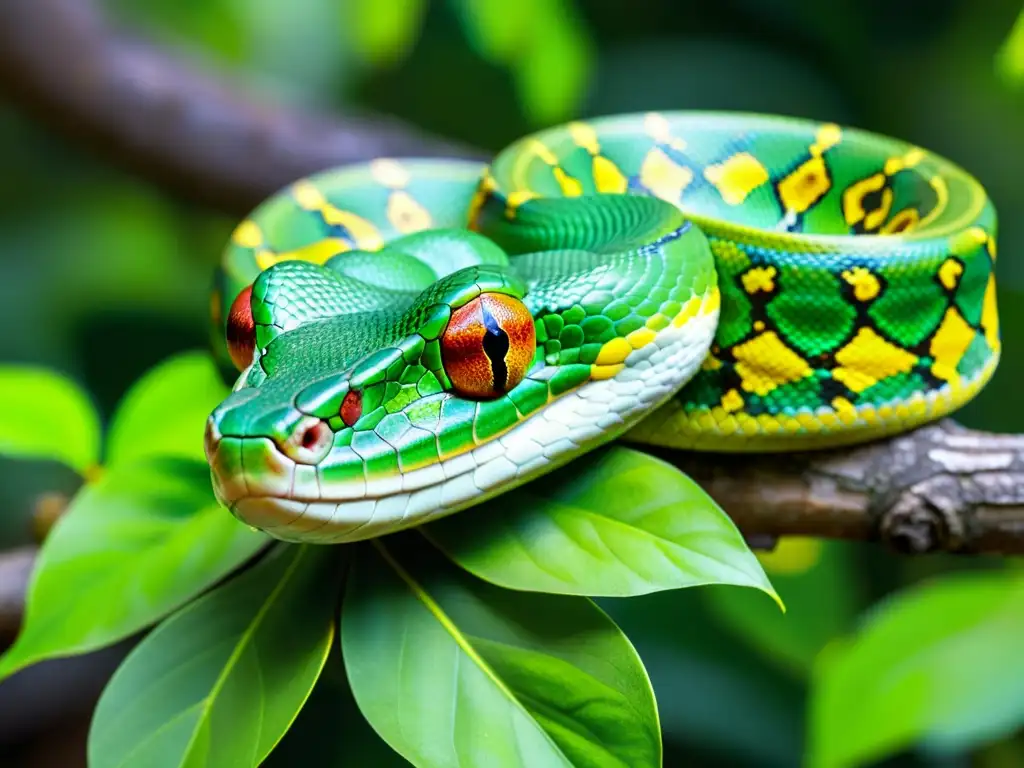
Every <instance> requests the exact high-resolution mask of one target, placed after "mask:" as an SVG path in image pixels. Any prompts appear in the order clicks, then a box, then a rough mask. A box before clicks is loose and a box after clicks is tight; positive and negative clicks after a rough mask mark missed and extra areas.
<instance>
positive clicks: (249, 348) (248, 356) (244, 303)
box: [227, 285, 256, 371]
mask: <svg viewBox="0 0 1024 768" xmlns="http://www.w3.org/2000/svg"><path fill="white" fill-rule="evenodd" d="M251 300H252V286H251V285H250V286H249V287H248V288H246V289H245V290H244V291H242V292H241V293H240V294H238V296H236V297H235V300H234V301H233V302H231V310H230V311H229V312H228V327H227V342H228V352H229V353H230V354H231V362H233V363H234V364H235V367H236V368H238V370H240V371H244V370H245V369H246V368H248V367H249V363H251V362H252V355H253V347H254V346H255V345H256V323H255V322H254V321H253V318H252V304H251V303H250V302H251Z"/></svg>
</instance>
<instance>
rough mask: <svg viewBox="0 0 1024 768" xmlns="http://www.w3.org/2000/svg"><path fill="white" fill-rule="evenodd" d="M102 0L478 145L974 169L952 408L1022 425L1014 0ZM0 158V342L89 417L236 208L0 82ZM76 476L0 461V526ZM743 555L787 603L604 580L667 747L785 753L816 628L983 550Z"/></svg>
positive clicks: (119, 382)
mask: <svg viewBox="0 0 1024 768" xmlns="http://www.w3.org/2000/svg"><path fill="white" fill-rule="evenodd" d="M517 3H518V4H517ZM107 5H108V6H109V9H110V11H111V13H112V14H114V16H115V18H117V19H119V20H121V21H123V22H125V23H128V24H131V25H134V26H135V27H136V28H138V29H139V30H140V31H142V32H144V33H146V34H148V35H149V36H151V37H152V38H154V39H156V40H159V41H161V42H163V43H166V44H168V45H171V46H175V47H179V48H182V49H186V50H190V51H192V52H193V53H195V54H197V55H199V56H204V57H209V58H210V59H212V60H213V61H214V62H216V63H217V64H218V65H221V66H227V67H235V68H238V69H240V70H243V71H244V72H245V73H247V74H248V75H250V76H253V77H255V78H257V79H258V82H259V83H260V85H261V87H262V88H263V89H265V91H266V93H267V94H268V96H269V97H273V98H279V99H284V100H289V101H293V102H295V103H309V104H315V105H318V106H325V105H326V106H332V105H334V106H338V107H344V108H353V107H357V108H358V107H366V108H372V109H375V110H378V111H381V112H386V113H390V114H393V115H396V116H398V117H401V118H404V119H406V120H407V121H409V122H412V123H415V124H417V125H420V126H422V127H423V128H425V129H427V130H430V131H433V132H435V133H438V134H440V135H443V136H447V137H450V138H453V139H457V140H461V141H464V142H466V143H467V144H470V145H475V146H479V147H483V148H485V149H489V150H497V149H499V148H501V147H502V146H503V145H504V144H505V143H507V142H508V141H510V140H512V139H513V138H515V137H517V136H519V135H521V134H523V133H524V132H527V131H529V130H531V129H534V128H539V127H542V126H544V125H547V124H550V123H554V122H560V121H562V120H566V119H571V118H575V117H581V116H583V117H585V116H592V115H599V114H604V113H612V112H625V111H635V110H647V109H738V110H747V111H764V112H775V113H785V114H791V115H798V116H805V117H810V118H818V119H828V120H835V121H838V122H841V123H846V124H853V125H857V126H860V127H863V128H867V129H870V130H875V131H880V132H883V133H887V134H892V135H896V136H899V137H901V138H905V139H907V140H910V141H914V142H917V143H919V144H920V145H922V146H924V147H927V148H929V149H932V150H934V151H936V152H939V153H941V154H943V155H945V156H947V157H949V158H950V159H952V160H954V161H956V162H958V163H960V164H961V165H963V166H965V167H966V168H968V169H969V170H970V171H971V172H972V173H973V174H975V175H976V176H977V177H978V178H979V179H980V180H981V182H982V183H983V184H984V185H985V187H986V188H987V189H988V190H989V192H990V194H991V196H992V197H993V199H994V201H995V204H996V207H997V210H998V211H999V213H1000V233H999V248H1000V254H1001V258H1000V260H999V262H998V270H999V281H1000V283H999V284H1000V297H999V300H1000V312H1001V315H1002V318H1003V335H1004V357H1003V361H1002V364H1001V367H1000V369H999V372H998V373H997V375H996V377H995V379H994V380H993V382H992V384H991V385H990V386H989V387H988V388H987V389H986V390H985V392H984V393H983V394H982V395H981V396H980V397H979V398H978V399H977V401H975V402H974V403H972V404H971V405H970V406H968V407H967V408H965V409H964V410H963V411H962V412H961V414H960V419H961V420H962V421H963V422H964V423H965V424H967V425H968V426H972V427H977V428H985V429H992V430H996V431H1001V432H1021V431H1024V408H1022V407H1021V406H1020V405H1019V398H1018V397H1016V395H1017V393H1018V385H1017V382H1018V381H1019V380H1020V377H1021V374H1022V373H1024V340H1022V338H1021V335H1020V334H1019V333H1018V329H1019V328H1020V327H1021V323H1022V320H1024V301H1022V300H1024V260H1021V259H1018V258H1016V254H1018V253H1020V252H1021V251H1024V217H1021V216H1020V215H1019V213H1018V212H1019V211H1021V210H1022V209H1024V183H1021V178H1022V175H1024V152H1022V150H1021V137H1024V22H1020V23H1018V24H1017V25H1016V27H1015V26H1014V23H1015V20H1016V19H1017V18H1018V15H1019V14H1020V13H1021V6H1020V0H831V2H829V3H823V2H811V0H788V1H787V0H719V2H716V3H700V4H697V3H682V2H678V0H633V1H632V2H629V3H623V2H617V1H613V0H447V1H445V0H434V2H433V3H428V2H427V1H426V0H389V1H388V2H384V1H383V0H293V1H292V2H288V3H283V2H280V3H271V2H266V3H259V2H246V0H151V2H149V3H144V4H142V3H131V2H128V1H127V0H108V1H107ZM0 169H2V177H3V180H4V183H3V184H0V276H2V279H0V327H2V328H4V329H5V332H4V333H2V334H0V360H2V361H5V362H8V361H16V362H29V363H38V364H42V365H46V366H50V367H53V368H56V369H58V370H60V371H63V372H65V373H67V374H69V375H71V376H72V377H74V378H76V379H77V380H79V381H80V382H81V383H82V384H83V385H84V386H85V387H86V388H87V389H88V391H90V392H91V393H93V395H94V397H95V398H96V401H97V405H98V406H99V408H100V410H101V412H102V413H104V414H105V415H109V414H110V413H111V411H112V409H113V407H114V404H115V403H116V402H117V400H118V398H119V397H120V396H121V395H122V394H123V393H124V391H125V389H126V388H127V387H128V385H129V384H130V383H131V382H132V381H134V380H135V379H136V378H138V377H139V376H140V375H141V374H142V373H143V372H144V371H145V370H146V369H148V368H149V367H151V366H152V365H153V364H155V363H157V362H158V361H160V360H162V359H163V358H165V357H166V356H167V355H169V354H171V353H174V352H177V351H181V350H188V349H195V348H203V347H204V345H205V344H206V325H205V321H206V317H207V302H208V293H207V291H208V287H209V279H210V274H211V271H212V268H213V264H214V262H215V261H216V259H217V258H218V255H219V251H220V249H221V247H222V245H223V243H224V242H225V241H226V239H227V236H228V234H229V232H230V230H231V228H232V226H233V224H234V221H233V220H231V219H229V218H226V217H224V216H221V215H218V214H216V213H213V212H210V211H208V210H201V209H196V208H194V207H192V206H190V205H188V204H187V203H184V202H182V201H180V200H175V199H172V198H170V197H168V196H166V195H165V194H163V193H162V192H161V191H160V190H157V189H154V188H152V187H151V186H148V185H147V184H146V183H145V182H144V181H142V180H139V179H137V178H133V177H130V176H127V175H124V174H121V173H119V172H117V171H114V170H111V169H110V168H108V167H107V166H105V165H104V164H103V163H102V162H100V161H98V160H97V159H95V158H93V157H90V156H88V155H87V154H84V153H82V152H80V151H78V150H76V149H75V148H74V147H71V146H68V145H66V144H64V143H62V142H61V141H60V140H58V139H56V138H54V137H53V136H50V135H48V134H47V133H46V132H45V131H44V130H42V129H41V128H40V127H39V126H38V125H36V124H34V123H31V122H29V121H27V120H25V119H23V118H22V117H20V116H19V115H18V114H16V113H15V112H14V111H13V110H10V109H7V108H6V107H4V106H3V105H0ZM168 418H174V414H168ZM76 484H77V480H76V479H75V477H74V476H72V475H70V474H69V473H67V472H66V471H64V470H61V469H60V468H58V467H56V466H53V465H49V464H43V463H39V464H26V463H24V462H17V463H15V462H0V509H3V510H4V514H3V515H0V548H2V547H8V546H13V545H16V544H18V543H21V542H24V541H26V540H28V539H29V538H30V536H31V520H30V515H31V511H32V508H33V504H34V503H35V500H36V499H37V497H38V494H39V493H40V492H42V491H53V490H55V489H56V490H64V491H66V492H71V491H73V490H74V488H75V487H76ZM764 562H765V564H766V567H768V568H769V575H770V576H771V577H772V579H773V581H774V583H775V585H776V587H777V588H778V589H779V592H780V594H781V596H782V598H783V599H784V600H785V601H786V602H787V605H788V608H789V614H788V616H787V617H785V618H782V617H781V616H777V615H775V614H774V613H773V610H774V609H773V608H772V606H771V605H770V603H769V601H768V600H767V599H766V598H764V597H763V596H761V595H755V594H750V595H746V594H742V595H733V594H731V593H730V594H729V595H725V594H724V593H725V591H726V590H717V589H716V588H710V589H704V590H683V591H675V592H669V593H664V594H660V595H652V596H650V597H645V598H637V599H632V600H629V601H621V602H616V601H605V603H604V605H605V607H606V609H607V610H609V612H610V613H612V615H613V616H614V617H615V619H616V620H617V621H618V622H619V623H620V625H621V626H622V627H623V629H624V630H625V631H626V632H627V634H628V635H629V636H630V637H631V638H632V639H633V641H634V642H635V644H636V645H637V647H638V650H639V651H640V653H641V656H642V657H643V659H644V661H645V663H646V665H647V667H648V670H649V671H650V674H651V677H652V679H653V681H654V685H655V689H656V692H657V695H658V699H659V703H660V709H661V716H662V725H663V728H664V730H665V739H666V759H665V764H666V765H667V766H673V765H682V764H684V763H685V764H686V765H698V764H705V765H715V766H729V765H743V766H746V765H752V766H766V767H774V766H779V767H780V768H785V767H787V766H796V765H799V764H800V759H801V754H802V752H803V749H804V739H805V727H806V702H807V693H808V683H809V680H810V679H811V676H812V674H813V663H814V660H815V659H816V658H817V657H818V656H819V654H820V652H821V651H822V650H823V649H826V648H827V646H828V644H829V642H830V641H831V640H833V639H834V638H836V637H839V636H841V635H843V634H845V633H847V632H849V631H850V630H851V629H853V628H854V627H855V626H856V625H857V622H858V621H859V620H860V617H861V616H863V615H864V614H865V612H866V611H868V610H869V609H870V608H871V607H872V606H874V605H876V604H877V602H878V601H880V600H882V599H884V598H886V597H887V596H890V595H892V594H894V593H896V592H898V591H899V590H901V589H903V588H905V587H908V586H911V585H915V584H919V583H922V582H925V581H928V580H929V579H931V578H933V577H934V576H935V575H936V574H940V573H948V572H950V571H955V570H965V569H985V568H988V567H989V566H991V565H993V563H991V562H988V561H986V560H985V559H980V558H979V559H974V560H971V561H970V562H965V561H963V560H962V559H956V558H950V557H937V556H936V557H928V558H921V559H907V558H901V557H898V556H891V555H888V554H886V553H884V552H881V551H879V550H878V549H877V548H876V547H873V546H859V545H854V544H845V543H828V544H820V543H815V542H808V541H799V540H798V541H789V542H783V544H782V545H781V546H780V548H779V550H778V551H777V552H775V553H773V554H771V555H769V556H766V557H765V559H764ZM748 598H749V599H748ZM951 663H953V664H956V663H957V658H956V656H955V654H954V655H953V657H952V662H951ZM908 716H909V715H908ZM698 761H703V762H698ZM885 764H886V765H894V766H895V765H907V766H915V765H922V766H925V765H927V766H937V767H938V766H942V768H946V767H947V766H948V767H949V768H953V767H954V766H968V765H980V766H985V768H988V767H989V766H991V768H999V767H1000V766H1004V765H1005V766H1014V765H1024V740H1022V739H1021V738H1020V737H1019V736H1018V738H1017V740H1014V739H1013V738H1012V737H1010V736H1007V735H1006V734H1005V733H1000V734H998V735H997V737H996V738H994V740H990V742H989V743H987V744H985V745H983V746H981V747H979V748H977V749H975V748H971V749H966V748H964V749H960V748H954V749H952V750H951V751H943V752H934V751H930V750H927V749H918V750H916V751H915V752H914V753H907V754H903V755H900V756H898V757H896V758H893V759H891V760H889V761H888V762H887V763H885Z"/></svg>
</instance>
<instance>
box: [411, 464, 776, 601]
mask: <svg viewBox="0 0 1024 768" xmlns="http://www.w3.org/2000/svg"><path fill="white" fill-rule="evenodd" d="M420 531H421V532H422V533H423V534H424V535H425V536H427V537H428V538H429V539H430V540H431V541H433V542H434V543H436V544H437V545H438V546H439V547H440V548H441V549H442V550H444V552H445V553H446V554H447V555H448V556H449V557H451V558H452V559H453V560H454V561H455V562H457V563H458V564H459V565H461V566H462V567H463V568H465V569H466V570H468V571H470V572H472V573H474V574H476V575H477V576H479V577H480V578H482V579H485V580H487V581H490V582H492V583H494V584H497V585H499V586H503V587H508V588H511V589H522V590H531V591H538V592H554V593H558V594H570V595H590V596H603V597H626V596H630V595H642V594H646V593H648V592H654V591H658V590H663V589H678V588H680V587H692V586H697V585H701V584H734V585H737V586H745V587H755V588H757V589H760V590H763V591H764V592H766V593H768V594H769V595H772V596H773V597H774V596H775V592H774V590H773V589H772V586H771V584H770V583H769V582H768V578H767V577H766V576H765V574H764V571H763V570H762V569H761V566H760V564H759V563H758V561H757V558H756V557H755V556H754V554H753V553H752V552H751V551H750V549H749V548H748V547H747V544H746V542H745V541H744V540H743V536H742V535H741V534H740V532H739V530H737V528H736V526H735V524H734V523H733V522H732V520H731V519H730V518H729V517H728V515H726V514H725V513H724V512H722V510H721V509H720V508H719V507H718V505H717V504H715V502H714V501H713V500H712V499H711V497H710V496H708V495H707V494H706V493H705V492H704V491H703V490H702V489H701V488H700V486H698V485H697V484H696V483H695V482H693V481H692V480H690V478H688V477H687V476H686V475H684V474H683V473H682V472H680V471H679V470H678V469H676V468H675V467H673V466H671V465H670V464H667V463H666V462H664V461H661V460H659V459H656V458H654V457H652V456H649V455H647V454H645V453H641V452H640V451H635V450H631V449H629V448H623V447H619V446H613V447H612V448H611V449H608V450H603V451H598V452H595V453H591V454H588V455H587V456H585V457H583V458H582V459H580V460H579V461H575V462H573V463H571V464H569V465H567V466H566V467H564V468H563V469H560V470H558V471H557V472H555V473H552V474H551V475H549V476H548V477H547V478H545V479H544V480H543V481H541V482H535V483H529V484H527V485H525V486H522V487H520V488H518V489H516V490H514V491H510V492H508V493H505V494H502V495H501V496H499V497H497V498H495V499H493V500H491V501H489V502H487V504H486V505H485V506H483V507H481V508H480V509H478V510H477V511H474V512H472V513H464V514H460V515H453V516H451V517H447V518H443V519H441V520H439V521H437V522H435V523H431V524H430V525H429V526H425V527H423V528H421V529H420Z"/></svg>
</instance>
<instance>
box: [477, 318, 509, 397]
mask: <svg viewBox="0 0 1024 768" xmlns="http://www.w3.org/2000/svg"><path fill="white" fill-rule="evenodd" d="M480 311H481V312H483V316H484V328H486V329H487V333H485V334H484V354H485V355H487V359H488V360H489V361H490V363H491V377H492V379H493V381H494V390H495V391H496V392H507V391H508V365H507V364H506V363H505V355H507V354H508V348H509V341H508V334H507V333H505V329H504V328H502V327H501V326H500V325H498V321H497V319H496V318H495V317H494V315H492V314H491V313H490V312H489V311H488V309H487V305H486V304H484V303H483V302H480Z"/></svg>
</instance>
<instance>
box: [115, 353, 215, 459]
mask: <svg viewBox="0 0 1024 768" xmlns="http://www.w3.org/2000/svg"><path fill="white" fill-rule="evenodd" d="M228 392H229V389H228V387H227V386H226V385H225V384H224V383H223V381H222V380H221V378H220V374H219V373H218V372H217V367H216V366H215V365H214V362H213V358H212V357H211V356H210V355H209V354H208V353H187V354H182V355H177V356H175V357H172V358H170V359H169V360H166V361H164V362H162V363H160V364H159V365H157V366H155V367H154V368H153V369H152V370H150V371H148V372H147V373H146V374H145V375H144V376H143V377H142V378H141V379H139V380H138V381H137V382H136V383H135V384H134V385H133V386H132V388H131V389H130V390H128V393H127V394H126V395H125V396H124V399H123V400H122V401H121V403H120V405H119V406H118V409H117V412H116V413H115V414H114V417H113V419H112V421H111V424H110V435H109V436H108V438H107V455H106V460H107V463H108V464H116V463H121V462H125V461H136V460H138V459H142V458H146V457H150V456H182V457H185V458H190V459H199V460H203V459H204V454H203V430H204V428H205V426H206V419H207V417H208V416H209V415H210V412H211V411H213V409H214V408H216V407H217V404H218V403H220V401H221V400H223V399H224V398H225V397H226V396H227V395H228Z"/></svg>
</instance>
